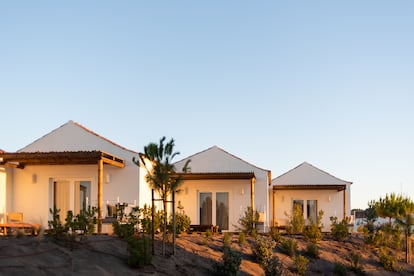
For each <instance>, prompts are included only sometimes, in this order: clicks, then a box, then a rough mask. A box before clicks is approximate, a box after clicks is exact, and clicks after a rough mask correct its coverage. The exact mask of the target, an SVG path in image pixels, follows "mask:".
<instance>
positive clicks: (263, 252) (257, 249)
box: [253, 235, 276, 267]
mask: <svg viewBox="0 0 414 276" xmlns="http://www.w3.org/2000/svg"><path fill="white" fill-rule="evenodd" d="M275 246H276V242H275V241H273V240H271V239H269V238H268V237H265V236H260V235H257V236H256V241H255V244H254V247H253V255H254V257H255V259H256V261H257V262H258V263H259V264H260V265H261V266H262V267H266V266H267V265H268V264H269V263H270V262H271V260H272V258H273V249H274V248H275Z"/></svg>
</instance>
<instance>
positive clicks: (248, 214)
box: [239, 207, 259, 236]
mask: <svg viewBox="0 0 414 276" xmlns="http://www.w3.org/2000/svg"><path fill="white" fill-rule="evenodd" d="M258 221H259V212H257V211H254V210H253V208H252V207H247V209H246V211H245V212H244V216H243V217H241V218H240V219H239V224H240V225H241V230H242V231H243V232H246V233H247V234H249V235H253V236H255V235H256V233H257V232H256V225H257V223H258Z"/></svg>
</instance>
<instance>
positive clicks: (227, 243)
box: [223, 232, 231, 246]
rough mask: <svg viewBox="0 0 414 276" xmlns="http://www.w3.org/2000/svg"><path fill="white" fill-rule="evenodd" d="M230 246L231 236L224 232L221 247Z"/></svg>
mask: <svg viewBox="0 0 414 276" xmlns="http://www.w3.org/2000/svg"><path fill="white" fill-rule="evenodd" d="M230 244H231V234H230V233H228V232H225V233H224V235H223V245H224V246H230Z"/></svg>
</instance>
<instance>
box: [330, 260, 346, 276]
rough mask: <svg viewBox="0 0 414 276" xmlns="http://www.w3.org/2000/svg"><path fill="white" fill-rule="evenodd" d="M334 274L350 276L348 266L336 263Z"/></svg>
mask: <svg viewBox="0 0 414 276" xmlns="http://www.w3.org/2000/svg"><path fill="white" fill-rule="evenodd" d="M333 273H334V274H335V275H339V276H346V275H348V270H347V269H346V266H345V265H344V264H343V263H340V262H335V264H334V269H333Z"/></svg>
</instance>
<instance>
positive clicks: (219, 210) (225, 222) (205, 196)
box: [199, 192, 229, 230]
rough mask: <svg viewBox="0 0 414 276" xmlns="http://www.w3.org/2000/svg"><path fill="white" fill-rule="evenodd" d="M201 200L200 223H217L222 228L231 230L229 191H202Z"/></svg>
mask: <svg viewBox="0 0 414 276" xmlns="http://www.w3.org/2000/svg"><path fill="white" fill-rule="evenodd" d="M199 200H200V201H199V204H200V206H199V212H200V213H199V214H200V225H217V226H219V229H220V230H229V193H228V192H217V193H211V192H202V193H200V194H199ZM213 202H215V203H216V204H213Z"/></svg>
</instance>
